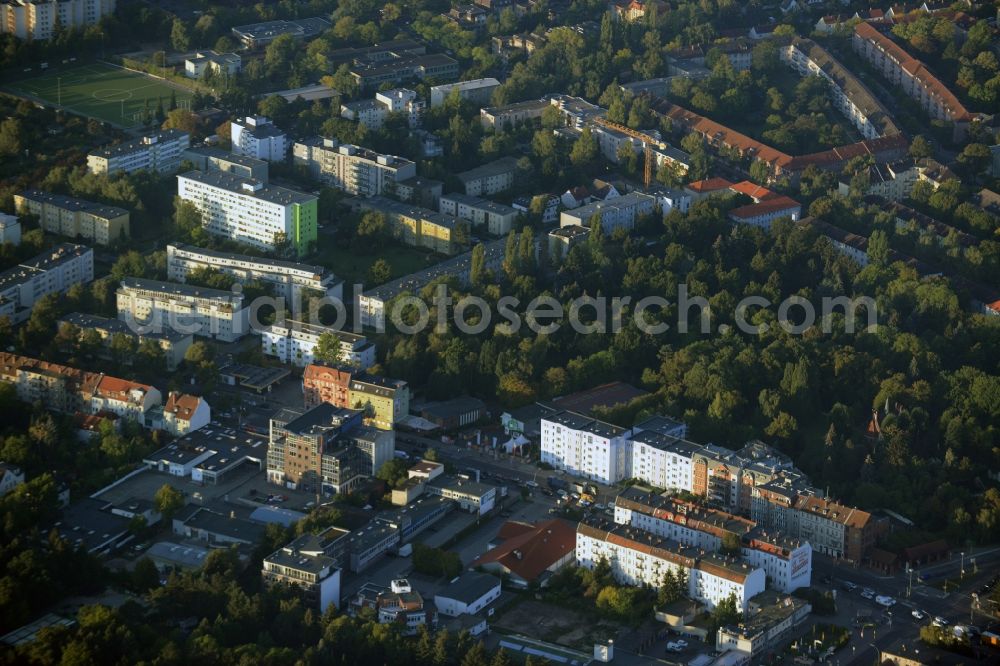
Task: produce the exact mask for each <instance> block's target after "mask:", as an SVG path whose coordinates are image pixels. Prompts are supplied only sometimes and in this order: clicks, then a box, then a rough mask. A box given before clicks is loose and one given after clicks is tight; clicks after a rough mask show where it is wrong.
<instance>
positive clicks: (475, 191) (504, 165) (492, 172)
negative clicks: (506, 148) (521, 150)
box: [457, 157, 517, 197]
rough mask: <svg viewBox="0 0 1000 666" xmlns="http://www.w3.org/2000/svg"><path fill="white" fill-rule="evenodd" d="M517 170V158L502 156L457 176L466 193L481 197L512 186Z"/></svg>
mask: <svg viewBox="0 0 1000 666" xmlns="http://www.w3.org/2000/svg"><path fill="white" fill-rule="evenodd" d="M516 172H517V160H516V159H514V158H513V157H501V158H500V159H498V160H493V161H492V162H488V163H486V164H483V165H482V166H478V167H476V168H475V169H469V170H468V171H463V172H462V173H460V174H458V176H457V177H458V180H459V181H460V182H461V183H462V187H464V188H465V193H466V194H468V195H469V196H473V197H479V196H489V195H491V194H496V193H497V192H503V191H504V190H509V189H510V188H512V187H513V186H514V176H515V174H516Z"/></svg>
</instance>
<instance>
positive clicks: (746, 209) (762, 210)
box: [729, 196, 801, 219]
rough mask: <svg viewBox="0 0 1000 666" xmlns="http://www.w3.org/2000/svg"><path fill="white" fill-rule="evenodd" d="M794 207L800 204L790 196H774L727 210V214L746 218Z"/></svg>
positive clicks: (798, 206)
mask: <svg viewBox="0 0 1000 666" xmlns="http://www.w3.org/2000/svg"><path fill="white" fill-rule="evenodd" d="M794 208H801V204H799V202H798V201H796V200H795V199H792V198H791V197H786V196H776V197H774V198H773V199H767V200H766V201H761V202H760V203H755V204H749V205H747V206H740V207H739V208H734V209H733V210H731V211H729V216H730V217H738V218H741V219H746V218H751V217H757V216H758V215H769V214H773V213H779V212H781V211H784V210H792V209H794Z"/></svg>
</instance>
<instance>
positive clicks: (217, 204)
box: [177, 171, 319, 256]
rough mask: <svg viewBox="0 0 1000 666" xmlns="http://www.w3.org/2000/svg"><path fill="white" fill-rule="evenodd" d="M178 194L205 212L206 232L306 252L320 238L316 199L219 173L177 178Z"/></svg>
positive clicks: (265, 247) (194, 173)
mask: <svg viewBox="0 0 1000 666" xmlns="http://www.w3.org/2000/svg"><path fill="white" fill-rule="evenodd" d="M177 196H179V197H180V198H181V199H183V200H185V201H190V202H191V203H192V204H194V206H195V207H196V208H197V209H198V211H199V212H200V213H201V217H202V220H201V221H202V225H203V226H204V227H205V230H206V231H208V233H210V234H213V235H215V236H223V237H225V238H229V239H231V240H234V241H238V242H240V243H246V244H248V245H251V246H253V247H256V248H258V249H261V250H270V251H275V250H281V249H283V248H286V247H287V248H288V249H290V250H291V251H293V252H294V253H295V254H296V255H298V256H302V255H304V254H307V253H308V252H309V251H310V250H311V248H312V245H313V244H314V243H315V242H316V215H317V211H316V204H317V202H318V200H319V199H318V197H316V196H315V195H313V194H306V193H305V192H298V191H296V190H290V189H287V188H284V187H276V186H272V185H265V184H264V183H261V182H260V181H256V180H252V179H249V178H241V177H239V176H235V175H232V174H228V173H223V172H220V171H210V172H203V171H189V172H187V173H184V174H180V175H178V176H177Z"/></svg>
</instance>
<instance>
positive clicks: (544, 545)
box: [471, 518, 576, 581]
mask: <svg viewBox="0 0 1000 666" xmlns="http://www.w3.org/2000/svg"><path fill="white" fill-rule="evenodd" d="M509 525H511V523H509V522H508V523H507V524H505V525H504V526H503V527H502V528H501V529H500V531H501V533H504V532H505V531H506V532H507V533H510V532H511V531H518V530H521V529H522V527H521V526H523V525H524V524H523V523H517V524H515V525H516V526H511V527H508V526H509ZM575 549H576V530H575V529H574V528H573V526H572V525H570V524H569V523H567V522H566V521H564V520H560V519H558V518H555V519H553V520H547V521H545V522H543V523H539V524H538V525H536V526H534V527H531V528H530V529H529V530H526V531H521V532H520V534H516V535H514V536H511V537H509V538H507V539H506V540H505V541H504V542H503V543H501V544H500V545H499V546H497V547H496V548H494V549H492V550H490V551H488V552H487V553H485V554H483V555H481V556H480V557H478V558H476V560H475V561H473V562H472V565H471V566H473V567H477V566H480V565H482V564H488V563H492V562H496V563H498V564H501V565H502V566H504V567H505V568H506V569H507V570H509V571H511V572H512V573H514V574H516V575H517V576H519V577H521V578H522V579H524V580H526V581H532V580H535V579H536V578H538V577H539V576H541V575H542V574H543V573H544V572H545V571H546V570H547V569H548V568H549V567H551V566H552V565H553V564H555V563H556V562H558V561H559V560H561V559H562V558H563V557H565V556H566V555H567V554H569V553H570V552H571V551H573V550H575Z"/></svg>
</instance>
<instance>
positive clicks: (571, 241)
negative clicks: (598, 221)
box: [548, 226, 590, 262]
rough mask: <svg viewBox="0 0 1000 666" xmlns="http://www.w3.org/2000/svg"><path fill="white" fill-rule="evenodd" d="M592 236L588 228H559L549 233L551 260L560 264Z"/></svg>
mask: <svg viewBox="0 0 1000 666" xmlns="http://www.w3.org/2000/svg"><path fill="white" fill-rule="evenodd" d="M589 235H590V229H588V228H587V227H577V226H573V227H558V228H556V229H553V230H552V231H550V232H549V233H548V246H549V247H548V249H549V260H550V261H555V262H560V261H562V260H563V259H565V258H566V255H568V254H569V251H570V250H572V249H573V248H574V247H575V246H577V245H579V244H580V243H582V242H584V241H585V240H586V239H587V237H588V236H589Z"/></svg>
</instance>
